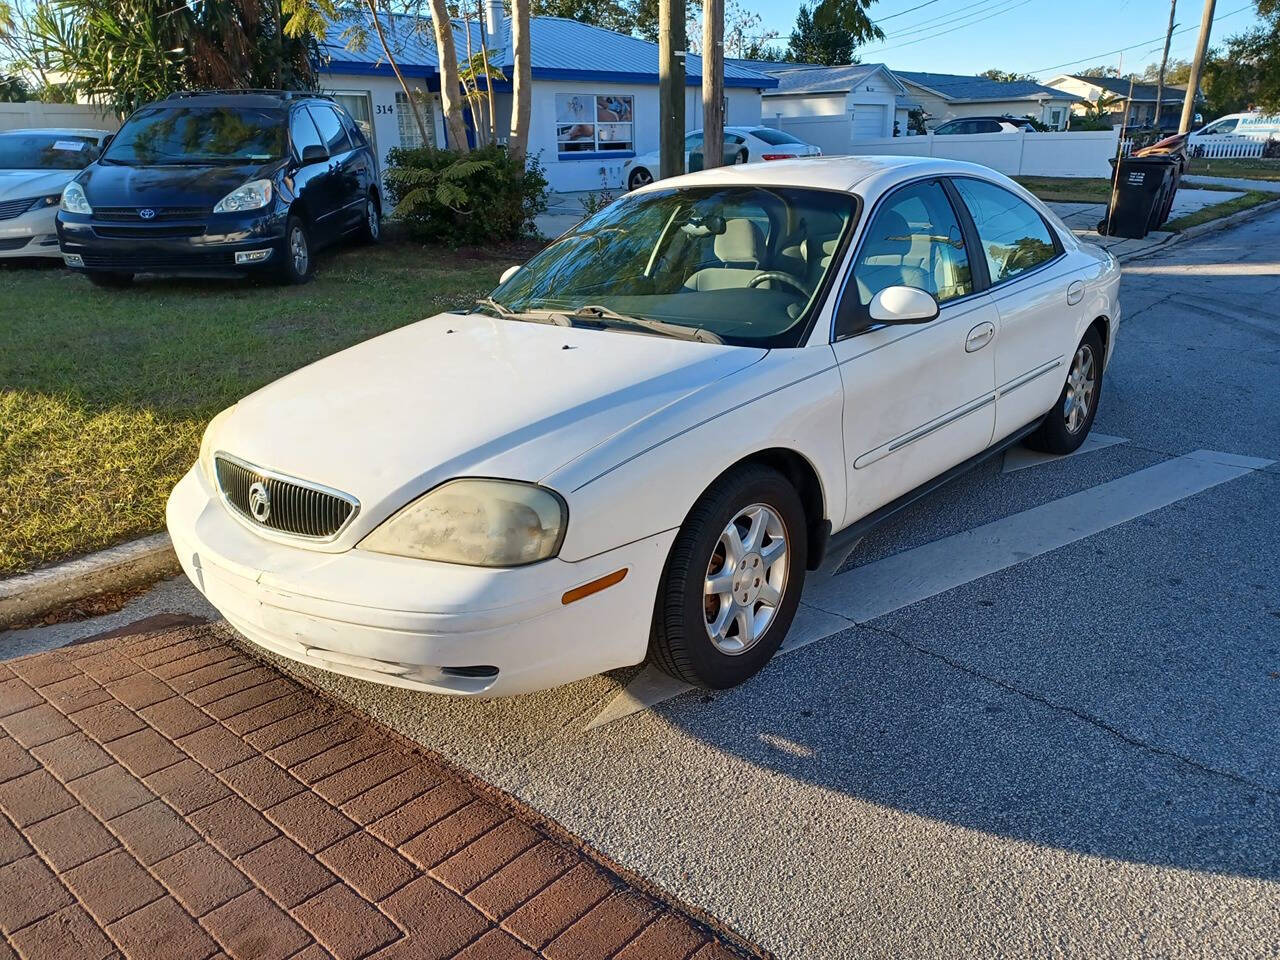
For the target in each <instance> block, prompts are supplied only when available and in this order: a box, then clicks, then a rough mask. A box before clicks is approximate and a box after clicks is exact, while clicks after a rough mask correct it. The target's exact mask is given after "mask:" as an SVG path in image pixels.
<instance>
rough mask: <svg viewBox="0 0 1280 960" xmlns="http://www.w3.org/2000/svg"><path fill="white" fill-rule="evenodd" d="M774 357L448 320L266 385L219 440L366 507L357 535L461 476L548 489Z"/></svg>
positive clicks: (469, 317) (219, 432)
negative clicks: (584, 457)
mask: <svg viewBox="0 0 1280 960" xmlns="http://www.w3.org/2000/svg"><path fill="white" fill-rule="evenodd" d="M766 352H767V351H765V350H761V349H754V348H749V347H732V346H721V345H718V344H708V343H700V342H691V341H684V340H675V339H671V338H667V337H658V336H650V335H647V334H633V333H624V332H619V331H605V330H598V329H586V328H567V327H557V326H551V325H547V324H539V323H526V322H521V321H516V320H500V319H497V318H495V317H488V316H484V315H481V314H465V315H460V314H441V315H440V316H436V317H433V318H431V319H428V320H423V321H420V322H418V323H415V324H412V325H410V326H408V327H403V328H401V329H399V330H395V331H393V332H391V333H388V334H384V335H383V336H380V337H376V338H374V339H372V340H368V341H366V342H364V343H362V344H359V345H357V346H355V347H352V348H350V349H348V350H345V351H343V352H341V353H338V354H335V355H333V356H331V357H328V358H326V359H324V360H320V361H319V362H317V363H314V364H312V365H311V366H309V367H305V368H303V369H302V370H299V371H297V372H296V373H293V374H290V375H289V376H287V377H285V378H284V379H282V380H279V381H277V382H275V383H273V384H271V385H269V386H267V387H264V388H263V389H261V390H259V391H258V392H257V393H254V394H252V395H250V396H249V397H247V398H245V399H244V400H242V401H240V403H238V404H237V405H236V406H235V408H234V409H233V410H232V412H231V413H229V414H228V415H226V416H225V417H224V418H222V419H221V420H219V421H218V423H217V424H216V425H215V428H214V432H213V433H212V435H211V436H210V437H209V443H210V446H211V448H212V450H214V451H215V452H218V451H221V452H226V453H229V454H232V455H234V456H236V457H239V458H241V459H243V460H246V461H248V462H250V463H252V464H255V465H257V466H259V467H263V468H267V469H271V470H275V471H277V472H280V473H284V474H287V475H290V476H293V477H297V478H300V479H304V480H309V481H312V482H315V483H320V484H324V485H326V486H329V487H333V488H336V489H338V490H341V491H343V492H346V493H349V494H351V495H352V496H354V497H356V499H358V500H359V501H360V503H361V512H360V515H359V518H358V520H357V522H356V524H355V525H354V527H355V528H356V529H354V530H353V533H352V537H354V536H360V535H363V533H364V532H367V530H369V529H372V527H373V526H374V525H376V524H377V523H379V522H381V520H382V519H384V518H385V517H386V516H388V515H390V514H391V513H392V512H394V511H395V510H397V509H399V508H400V507H401V506H403V505H404V504H405V503H408V502H409V501H410V500H412V499H413V498H414V497H416V496H417V495H418V494H420V493H422V492H424V491H426V490H428V489H430V488H431V487H433V486H435V485H436V484H438V483H441V482H443V481H445V480H448V479H450V478H452V477H457V476H486V477H503V478H509V479H518V480H529V481H537V480H540V479H542V478H544V477H546V476H547V475H549V474H550V473H552V472H553V471H554V470H555V469H556V468H557V467H559V466H561V465H563V464H565V463H567V462H568V461H570V460H572V459H574V458H575V457H578V456H580V455H581V454H583V453H584V452H586V451H587V450H589V449H591V448H592V447H594V446H595V445H597V444H599V443H602V442H603V441H605V440H607V439H609V438H610V437H612V436H614V435H616V434H618V433H619V432H621V431H624V430H626V429H627V428H628V427H631V426H632V425H634V424H637V423H639V422H641V421H643V420H645V419H647V418H649V417H652V416H654V415H655V414H658V413H659V412H660V411H661V410H662V409H663V408H664V407H667V406H669V405H671V404H673V403H676V402H677V401H679V400H680V399H681V398H683V397H687V396H688V395H690V394H691V393H694V392H697V391H699V390H701V389H703V388H705V387H706V386H708V385H709V384H711V383H714V382H715V381H716V380H719V379H721V378H724V377H728V376H731V375H732V374H734V373H736V372H738V371H739V370H742V369H744V368H745V367H747V366H750V365H751V364H752V363H755V362H756V361H757V360H759V359H760V358H761V357H763V356H764V355H765V353H766ZM563 492H565V493H568V492H569V491H563ZM343 539H344V540H348V539H351V538H349V537H344V538H343Z"/></svg>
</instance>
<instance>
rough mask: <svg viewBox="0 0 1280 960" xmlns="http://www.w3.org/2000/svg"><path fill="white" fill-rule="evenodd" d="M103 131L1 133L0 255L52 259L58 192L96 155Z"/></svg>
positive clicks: (56, 254)
mask: <svg viewBox="0 0 1280 960" xmlns="http://www.w3.org/2000/svg"><path fill="white" fill-rule="evenodd" d="M108 136H110V134H109V133H108V132H107V131H106V130H78V129H42V130H4V131H0V257H56V258H58V259H61V257H62V254H61V253H60V252H59V250H58V233H57V230H56V228H55V226H54V219H55V217H56V216H57V213H58V202H59V201H60V200H61V199H62V188H63V187H65V186H66V185H67V184H68V183H69V182H70V181H71V180H73V179H74V178H75V176H76V174H77V173H79V172H80V171H81V170H83V169H84V168H85V167H87V166H88V165H89V164H90V163H91V162H93V160H94V158H95V157H97V155H98V153H99V150H100V148H101V146H102V142H103V141H104V140H105V139H106V138H107V137H108Z"/></svg>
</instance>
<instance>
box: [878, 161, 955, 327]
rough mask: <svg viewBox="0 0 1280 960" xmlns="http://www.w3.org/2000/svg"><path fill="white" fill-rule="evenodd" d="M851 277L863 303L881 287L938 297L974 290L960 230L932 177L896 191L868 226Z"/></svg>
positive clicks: (949, 202)
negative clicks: (925, 293)
mask: <svg viewBox="0 0 1280 960" xmlns="http://www.w3.org/2000/svg"><path fill="white" fill-rule="evenodd" d="M853 278H854V282H855V284H856V285H857V288H858V302H859V303H861V304H862V306H863V307H867V306H869V305H870V303H871V298H872V297H874V296H875V295H876V294H877V293H879V292H880V291H881V290H884V289H885V288H886V287H895V286H904V287H916V288H918V289H920V290H927V291H928V292H929V293H931V294H933V295H934V297H936V298H937V300H938V302H939V303H946V302H947V301H948V300H954V299H955V298H956V297H963V296H967V295H968V294H970V293H972V292H973V275H972V273H971V272H970V270H969V255H968V252H967V251H966V249H965V244H964V234H963V233H962V232H961V230H960V221H959V220H958V219H957V218H956V213H955V210H954V209H952V206H951V201H950V200H949V199H948V198H947V193H946V191H945V190H944V189H943V187H942V184H940V183H939V182H938V181H936V180H930V181H927V182H924V183H916V184H912V185H910V186H907V187H903V188H902V189H900V190H898V191H896V192H895V193H893V194H891V195H890V196H889V197H888V199H887V200H885V201H884V202H883V203H882V204H881V205H880V207H879V209H878V210H877V211H876V215H875V219H874V220H872V221H871V225H870V226H868V227H867V232H866V235H865V236H864V237H863V240H862V246H861V248H860V249H859V252H858V260H857V263H855V264H854V267H853Z"/></svg>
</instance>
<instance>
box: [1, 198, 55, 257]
mask: <svg viewBox="0 0 1280 960" xmlns="http://www.w3.org/2000/svg"><path fill="white" fill-rule="evenodd" d="M56 213H57V208H56V207H46V208H45V209H43V210H35V211H32V212H30V213H23V214H19V215H18V216H16V217H13V218H11V219H8V220H0V257H57V256H61V254H60V253H59V252H58V232H57V228H56V227H55V226H54V217H55V214H56Z"/></svg>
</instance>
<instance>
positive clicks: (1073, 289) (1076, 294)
mask: <svg viewBox="0 0 1280 960" xmlns="http://www.w3.org/2000/svg"><path fill="white" fill-rule="evenodd" d="M1083 299H1084V281H1083V280H1072V281H1071V283H1070V285H1068V287H1067V303H1068V304H1069V305H1070V306H1073V307H1074V306H1075V305H1076V304H1077V303H1079V302H1080V301H1081V300H1083Z"/></svg>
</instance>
